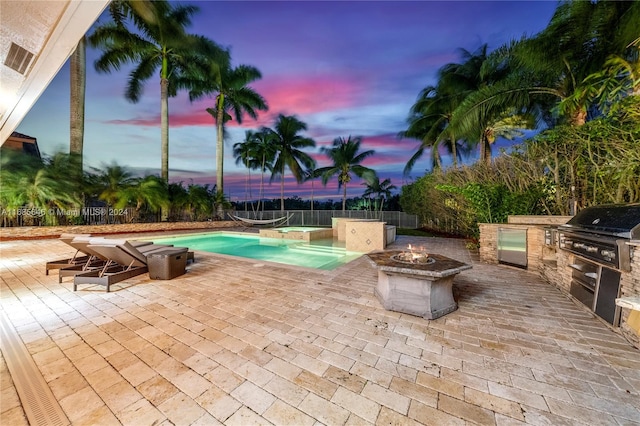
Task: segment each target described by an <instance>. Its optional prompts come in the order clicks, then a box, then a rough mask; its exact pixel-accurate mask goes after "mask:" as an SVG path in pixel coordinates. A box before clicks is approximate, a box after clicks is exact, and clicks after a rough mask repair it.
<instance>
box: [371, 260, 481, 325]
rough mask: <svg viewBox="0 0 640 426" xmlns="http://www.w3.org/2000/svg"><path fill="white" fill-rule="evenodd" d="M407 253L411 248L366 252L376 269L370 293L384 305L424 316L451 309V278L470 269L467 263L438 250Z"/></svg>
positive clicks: (428, 316)
mask: <svg viewBox="0 0 640 426" xmlns="http://www.w3.org/2000/svg"><path fill="white" fill-rule="evenodd" d="M407 253H412V250H409V251H401V250H396V251H384V252H377V253H369V254H368V255H367V257H368V258H369V262H370V263H371V264H372V265H373V266H375V267H376V268H377V269H378V285H377V286H376V288H375V290H374V294H375V295H376V297H377V298H378V300H380V303H382V305H383V306H384V308H385V309H387V310H389V311H395V312H402V313H406V314H410V315H416V316H421V317H423V318H426V319H436V318H440V317H441V316H443V315H446V314H448V313H450V312H453V311H455V310H456V309H457V308H458V304H457V303H456V302H455V300H454V299H453V279H454V277H455V276H456V275H457V274H458V273H460V272H462V271H464V270H467V269H471V265H467V264H466V263H462V262H458V261H457V260H454V259H450V258H448V257H445V256H441V255H439V254H426V253H422V254H420V255H418V256H415V255H411V256H409V254H407ZM419 253H420V252H419ZM414 254H415V252H414Z"/></svg>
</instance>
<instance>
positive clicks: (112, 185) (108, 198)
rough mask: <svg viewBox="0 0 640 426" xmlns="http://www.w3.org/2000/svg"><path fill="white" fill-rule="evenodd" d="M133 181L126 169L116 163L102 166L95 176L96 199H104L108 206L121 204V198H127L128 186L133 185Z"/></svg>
mask: <svg viewBox="0 0 640 426" xmlns="http://www.w3.org/2000/svg"><path fill="white" fill-rule="evenodd" d="M135 181H136V180H135V178H134V177H133V175H132V174H131V173H130V172H129V171H128V170H126V169H125V168H123V167H121V166H119V165H117V164H112V165H110V166H108V167H106V168H104V170H103V171H102V173H100V174H99V175H98V176H97V177H96V184H97V185H98V199H99V200H102V201H104V202H105V203H106V204H107V206H108V207H116V206H123V202H122V200H123V199H124V200H128V199H129V191H130V187H131V186H133V185H134V183H135ZM125 205H126V203H125ZM107 218H108V216H107Z"/></svg>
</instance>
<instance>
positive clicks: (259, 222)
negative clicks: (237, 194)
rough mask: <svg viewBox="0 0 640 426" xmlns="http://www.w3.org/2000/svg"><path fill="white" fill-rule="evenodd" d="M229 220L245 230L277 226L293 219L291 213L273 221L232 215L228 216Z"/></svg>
mask: <svg viewBox="0 0 640 426" xmlns="http://www.w3.org/2000/svg"><path fill="white" fill-rule="evenodd" d="M229 217H230V218H231V220H233V221H234V222H237V223H239V224H240V225H241V226H243V227H245V228H247V227H250V226H272V227H275V226H278V225H282V224H283V223H285V222H287V221H288V220H289V219H291V218H292V217H293V213H289V214H288V215H287V216H282V217H278V218H275V219H247V218H244V217H240V216H234V215H232V214H230V215H229Z"/></svg>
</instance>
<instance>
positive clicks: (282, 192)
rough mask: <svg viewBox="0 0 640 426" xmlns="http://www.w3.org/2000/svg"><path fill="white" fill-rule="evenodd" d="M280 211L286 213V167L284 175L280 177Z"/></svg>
mask: <svg viewBox="0 0 640 426" xmlns="http://www.w3.org/2000/svg"><path fill="white" fill-rule="evenodd" d="M280 211H281V212H284V165H283V166H282V175H281V177H280Z"/></svg>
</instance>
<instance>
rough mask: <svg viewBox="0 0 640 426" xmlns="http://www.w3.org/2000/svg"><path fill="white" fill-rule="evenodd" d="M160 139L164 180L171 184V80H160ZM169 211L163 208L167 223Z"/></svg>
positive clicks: (162, 213) (162, 215) (163, 219)
mask: <svg viewBox="0 0 640 426" xmlns="http://www.w3.org/2000/svg"><path fill="white" fill-rule="evenodd" d="M160 139H161V161H162V166H161V172H162V180H164V181H165V182H166V183H169V80H168V79H167V78H163V77H161V78H160ZM168 217H169V211H168V209H167V208H166V207H162V209H161V211H160V220H161V221H163V222H164V221H166V220H167V218H168Z"/></svg>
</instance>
